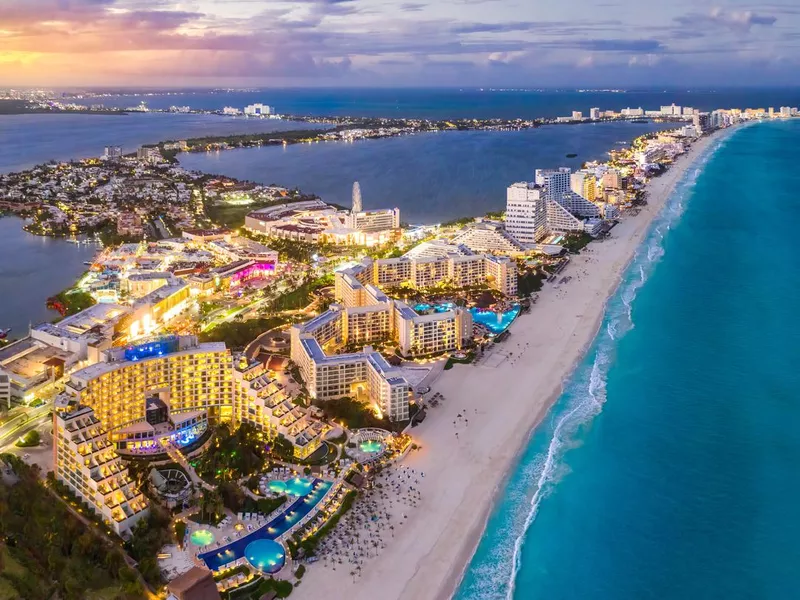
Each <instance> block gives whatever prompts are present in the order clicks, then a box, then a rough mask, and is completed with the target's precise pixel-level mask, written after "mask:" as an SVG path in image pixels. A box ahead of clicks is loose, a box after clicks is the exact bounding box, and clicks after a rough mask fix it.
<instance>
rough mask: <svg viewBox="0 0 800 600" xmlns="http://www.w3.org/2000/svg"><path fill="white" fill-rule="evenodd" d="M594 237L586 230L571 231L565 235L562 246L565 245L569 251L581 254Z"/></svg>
mask: <svg viewBox="0 0 800 600" xmlns="http://www.w3.org/2000/svg"><path fill="white" fill-rule="evenodd" d="M593 239H594V238H593V237H592V236H590V235H589V234H588V233H586V232H581V233H570V234H567V235H566V236H564V241H563V242H562V246H564V248H566V249H567V251H568V252H572V253H573V254H579V253H580V251H581V250H582V249H583V248H585V247H586V246H587V245H588V244H589V242H591V241H592V240H593Z"/></svg>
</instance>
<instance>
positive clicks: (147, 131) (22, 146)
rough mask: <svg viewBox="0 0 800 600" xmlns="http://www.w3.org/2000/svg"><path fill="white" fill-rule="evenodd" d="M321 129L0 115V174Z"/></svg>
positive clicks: (192, 118) (176, 118) (186, 118)
mask: <svg viewBox="0 0 800 600" xmlns="http://www.w3.org/2000/svg"><path fill="white" fill-rule="evenodd" d="M320 127H321V126H320V125H313V124H308V123H297V122H294V121H280V120H273V119H244V118H233V117H222V116H217V115H191V114H167V113H130V114H127V115H81V114H54V115H47V114H31V115H0V173H11V172H14V171H22V170H24V169H29V168H30V167H33V166H35V165H38V164H41V163H45V162H47V161H49V160H58V161H61V160H72V159H78V158H90V157H93V156H101V155H102V154H103V149H104V147H105V146H120V147H121V148H122V151H123V152H126V153H127V152H135V151H136V149H137V148H138V147H139V146H141V145H142V144H152V143H155V142H160V141H164V140H176V139H181V138H183V139H185V138H189V137H202V136H207V135H226V134H237V133H256V132H267V131H286V130H291V129H306V128H320Z"/></svg>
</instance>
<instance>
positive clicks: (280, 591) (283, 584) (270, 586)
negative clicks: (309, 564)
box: [258, 578, 292, 598]
mask: <svg viewBox="0 0 800 600" xmlns="http://www.w3.org/2000/svg"><path fill="white" fill-rule="evenodd" d="M267 592H275V594H277V596H278V598H287V597H288V596H289V594H291V593H292V584H291V583H289V582H288V581H283V580H281V579H272V578H270V579H265V580H264V581H262V582H261V584H260V585H259V586H258V594H259V596H258V597H259V598H260V597H261V596H263V595H264V594H266V593H267Z"/></svg>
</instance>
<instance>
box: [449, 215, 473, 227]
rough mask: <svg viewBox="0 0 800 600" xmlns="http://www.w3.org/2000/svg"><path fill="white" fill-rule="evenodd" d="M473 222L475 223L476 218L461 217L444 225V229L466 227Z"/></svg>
mask: <svg viewBox="0 0 800 600" xmlns="http://www.w3.org/2000/svg"><path fill="white" fill-rule="evenodd" d="M473 221H475V217H461V218H460V219H453V220H452V221H447V222H446V223H442V227H464V225H469V224H470V223H472V222H473Z"/></svg>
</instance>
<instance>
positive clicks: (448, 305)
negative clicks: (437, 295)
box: [414, 302, 456, 313]
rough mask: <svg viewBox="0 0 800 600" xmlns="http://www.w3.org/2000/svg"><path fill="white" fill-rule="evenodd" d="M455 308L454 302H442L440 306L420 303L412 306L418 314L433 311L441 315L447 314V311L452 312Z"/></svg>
mask: <svg viewBox="0 0 800 600" xmlns="http://www.w3.org/2000/svg"><path fill="white" fill-rule="evenodd" d="M455 307H456V305H455V303H454V302H442V303H441V304H428V303H424V302H423V303H420V304H415V305H414V310H415V311H416V312H418V313H424V312H428V311H429V310H433V312H437V313H442V312H447V311H448V310H453V309H454V308H455Z"/></svg>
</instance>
